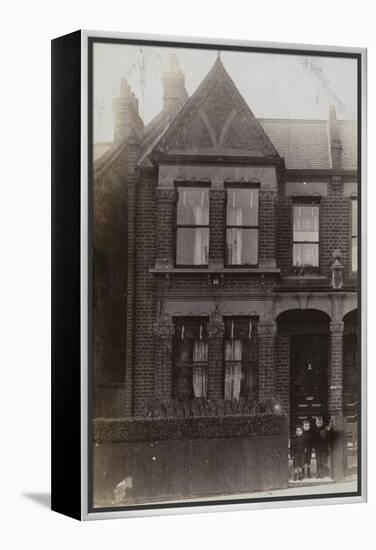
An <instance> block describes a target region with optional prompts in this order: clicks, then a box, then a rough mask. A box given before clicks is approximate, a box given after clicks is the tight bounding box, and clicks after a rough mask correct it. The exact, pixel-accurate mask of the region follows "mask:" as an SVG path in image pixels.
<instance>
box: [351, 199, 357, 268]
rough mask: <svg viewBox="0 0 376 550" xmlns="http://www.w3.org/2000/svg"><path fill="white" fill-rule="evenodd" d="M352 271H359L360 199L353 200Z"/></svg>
mask: <svg viewBox="0 0 376 550" xmlns="http://www.w3.org/2000/svg"><path fill="white" fill-rule="evenodd" d="M351 271H353V272H356V271H358V201H357V199H352V201H351Z"/></svg>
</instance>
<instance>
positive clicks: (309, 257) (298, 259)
mask: <svg viewBox="0 0 376 550" xmlns="http://www.w3.org/2000/svg"><path fill="white" fill-rule="evenodd" d="M293 262H294V267H318V265H319V245H318V244H310V243H305V244H299V243H294V253H293Z"/></svg>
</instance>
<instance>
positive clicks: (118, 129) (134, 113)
mask: <svg viewBox="0 0 376 550" xmlns="http://www.w3.org/2000/svg"><path fill="white" fill-rule="evenodd" d="M112 109H113V113H114V143H119V142H121V141H123V140H125V139H135V140H139V139H140V138H141V135H142V131H143V128H144V123H143V122H142V119H141V117H140V115H139V113H138V99H137V98H136V97H135V95H134V93H133V92H132V90H131V87H130V86H129V84H128V82H127V81H126V80H124V79H122V80H121V82H120V96H119V97H115V99H114V100H113V102H112Z"/></svg>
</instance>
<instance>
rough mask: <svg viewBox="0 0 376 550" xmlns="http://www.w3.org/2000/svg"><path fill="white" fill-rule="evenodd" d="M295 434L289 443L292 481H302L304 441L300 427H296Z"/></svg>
mask: <svg viewBox="0 0 376 550" xmlns="http://www.w3.org/2000/svg"><path fill="white" fill-rule="evenodd" d="M295 434H296V435H295V436H294V437H292V438H291V442H290V456H291V458H292V459H293V466H294V481H297V480H298V479H303V468H304V451H305V441H304V437H303V429H302V427H301V426H296V429H295Z"/></svg>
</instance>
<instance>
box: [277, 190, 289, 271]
mask: <svg viewBox="0 0 376 550" xmlns="http://www.w3.org/2000/svg"><path fill="white" fill-rule="evenodd" d="M276 255H277V265H278V267H279V268H280V269H281V274H282V275H289V274H290V273H291V267H292V200H291V197H285V196H284V195H283V194H282V193H279V194H278V202H277V253H276Z"/></svg>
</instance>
